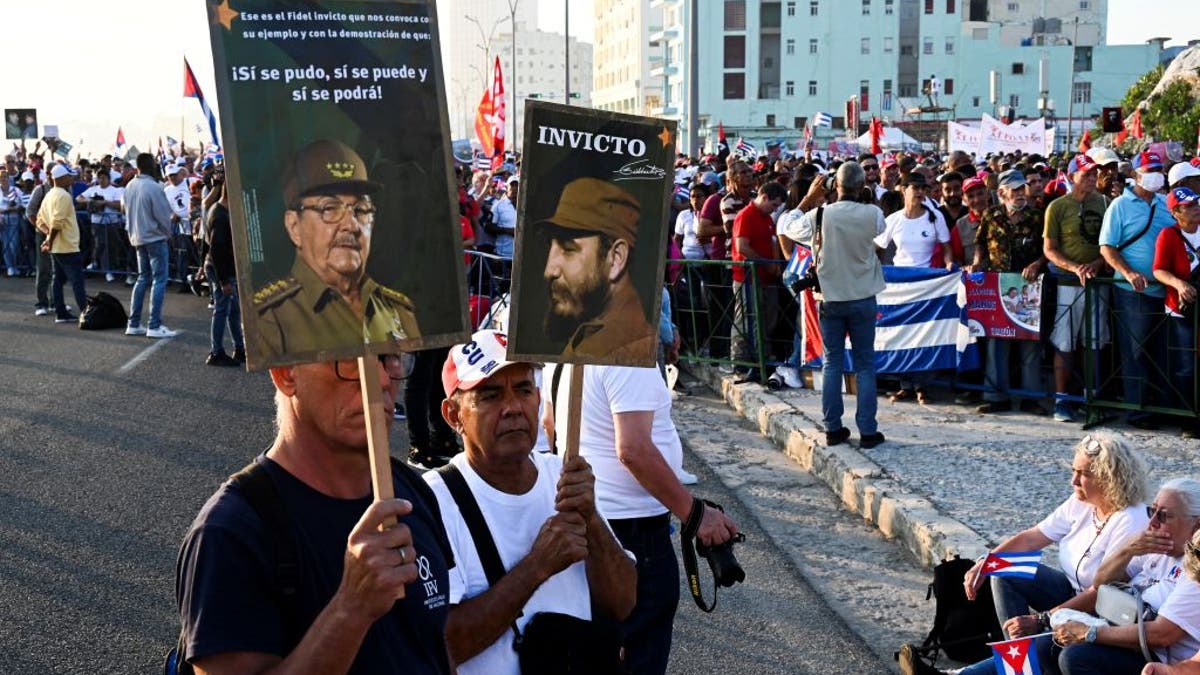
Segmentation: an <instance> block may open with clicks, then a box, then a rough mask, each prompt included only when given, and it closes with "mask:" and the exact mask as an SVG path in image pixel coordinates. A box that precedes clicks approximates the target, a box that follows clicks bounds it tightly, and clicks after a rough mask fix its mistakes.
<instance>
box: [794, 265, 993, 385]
mask: <svg viewBox="0 0 1200 675" xmlns="http://www.w3.org/2000/svg"><path fill="white" fill-rule="evenodd" d="M883 279H884V281H885V282H886V283H887V287H886V288H884V290H883V291H882V292H881V293H880V294H879V295H878V296H876V302H877V303H878V309H877V313H876V315H875V369H876V372H878V373H908V372H913V371H921V370H950V369H955V368H957V369H958V370H973V369H975V368H978V367H979V351H978V348H977V347H976V345H975V340H974V338H972V337H971V335H970V331H969V330H968V328H967V290H966V286H964V285H963V278H962V274H961V273H959V272H952V271H949V270H945V269H939V268H931V267H895V266H891V265H885V266H884V267H883ZM801 305H802V307H803V311H804V316H803V317H802V319H803V322H802V323H803V335H804V341H803V343H804V358H805V365H806V366H810V367H817V366H818V365H819V364H820V362H821V354H822V353H823V351H824V346H823V345H822V343H821V331H820V323H819V321H818V318H817V305H816V300H815V299H814V298H813V297H812V296H811V294H810V293H808V292H807V291H806V292H805V298H804V301H803V302H802V303H801ZM850 352H851V350H850V341H849V337H847V339H846V362H845V364H843V367H844V368H845V371H846V372H852V371H853V361H852V355H851V353H850Z"/></svg>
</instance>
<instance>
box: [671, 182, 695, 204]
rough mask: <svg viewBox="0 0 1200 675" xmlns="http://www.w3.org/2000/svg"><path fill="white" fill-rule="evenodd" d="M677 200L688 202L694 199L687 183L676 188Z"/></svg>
mask: <svg viewBox="0 0 1200 675" xmlns="http://www.w3.org/2000/svg"><path fill="white" fill-rule="evenodd" d="M674 198H675V199H677V200H679V201H683V202H686V201H687V200H689V199H691V198H692V191H691V190H689V189H688V186H687V184H686V183H680V184H678V185H676V186H675V197H674Z"/></svg>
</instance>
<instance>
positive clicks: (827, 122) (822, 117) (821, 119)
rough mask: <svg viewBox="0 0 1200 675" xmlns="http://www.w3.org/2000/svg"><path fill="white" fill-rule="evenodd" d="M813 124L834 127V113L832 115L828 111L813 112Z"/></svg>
mask: <svg viewBox="0 0 1200 675" xmlns="http://www.w3.org/2000/svg"><path fill="white" fill-rule="evenodd" d="M812 125H813V126H814V127H832V126H833V115H830V114H829V113H826V112H816V113H813V117H812Z"/></svg>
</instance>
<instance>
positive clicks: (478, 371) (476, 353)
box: [442, 329, 541, 398]
mask: <svg viewBox="0 0 1200 675" xmlns="http://www.w3.org/2000/svg"><path fill="white" fill-rule="evenodd" d="M507 352H508V335H506V334H504V333H501V332H500V331H498V330H491V329H485V330H480V331H476V332H475V333H474V334H473V335H471V341H470V342H468V343H466V344H462V345H454V346H453V347H451V348H450V353H449V354H448V355H447V356H446V362H445V363H444V364H442V390H443V391H445V392H446V397H447V398H449V397H450V396H451V395H453V394H454V392H455V391H458V390H461V391H469V390H470V389H472V388H474V387H475V386H476V385H477V384H479V383H480V382H483V381H484V380H486V379H488V378H489V377H491V376H492V375H494V374H496V373H497V372H498V371H499V370H500V369H501V368H505V367H507V366H511V365H512V364H514V363H530V362H527V361H509V360H508V355H507ZM530 365H533V366H541V364H540V363H530Z"/></svg>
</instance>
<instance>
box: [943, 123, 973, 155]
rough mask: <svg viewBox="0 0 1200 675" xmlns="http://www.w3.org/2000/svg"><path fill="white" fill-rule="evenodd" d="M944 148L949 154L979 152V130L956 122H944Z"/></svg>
mask: <svg viewBox="0 0 1200 675" xmlns="http://www.w3.org/2000/svg"><path fill="white" fill-rule="evenodd" d="M946 125H947V129H946V148H947V150H949V151H950V152H954V151H956V150H961V151H963V152H966V153H978V152H979V140H980V139H979V129H977V128H975V127H969V126H967V125H965V124H959V123H958V122H953V121H950V122H946Z"/></svg>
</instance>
